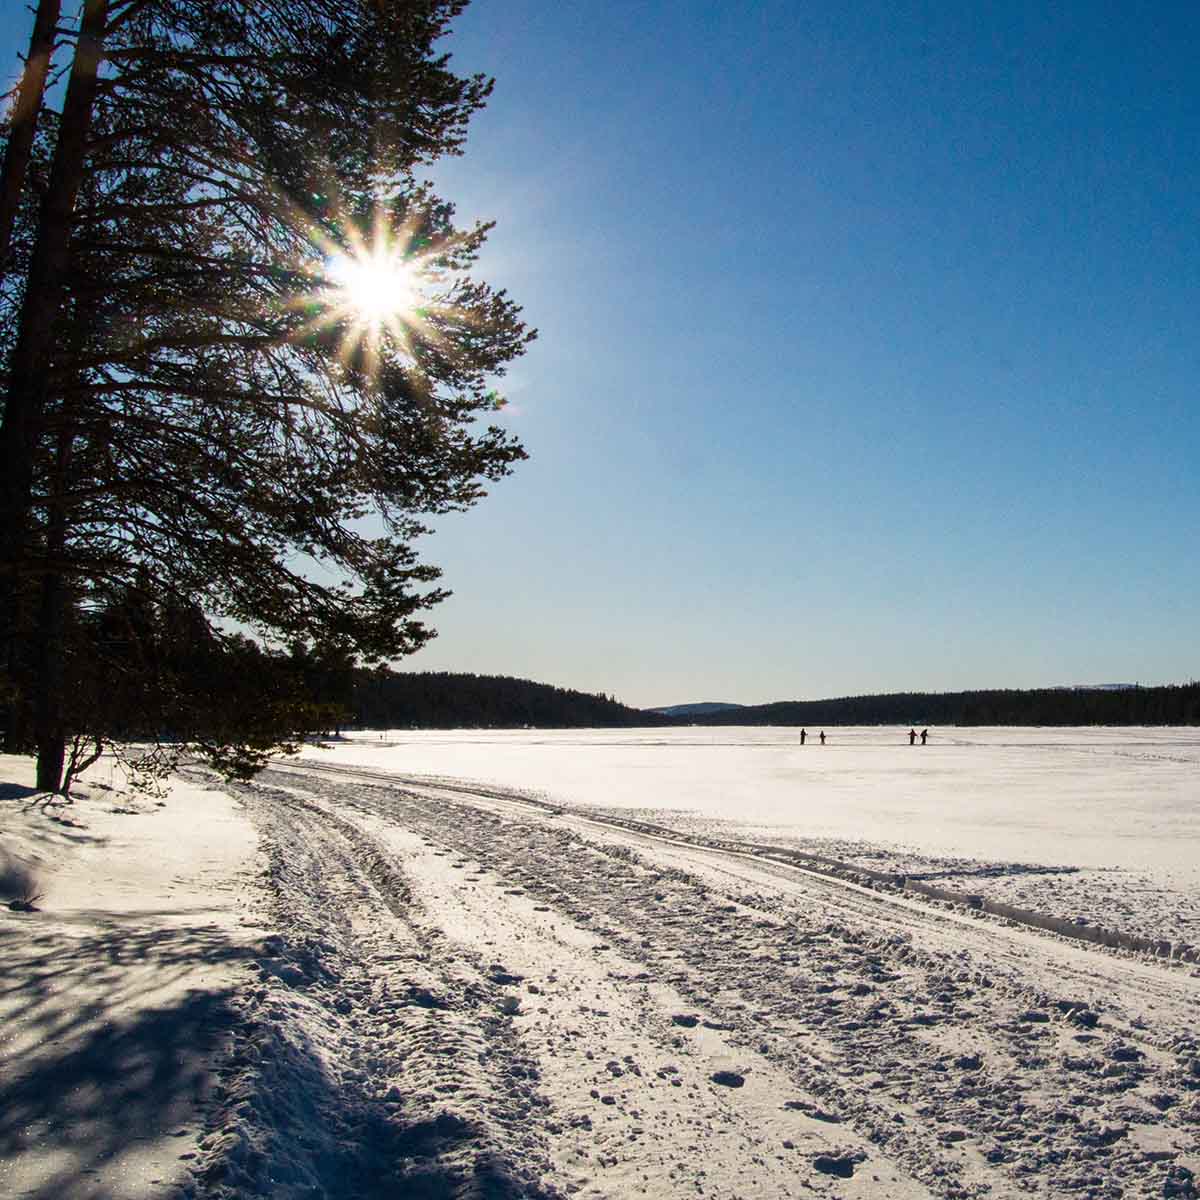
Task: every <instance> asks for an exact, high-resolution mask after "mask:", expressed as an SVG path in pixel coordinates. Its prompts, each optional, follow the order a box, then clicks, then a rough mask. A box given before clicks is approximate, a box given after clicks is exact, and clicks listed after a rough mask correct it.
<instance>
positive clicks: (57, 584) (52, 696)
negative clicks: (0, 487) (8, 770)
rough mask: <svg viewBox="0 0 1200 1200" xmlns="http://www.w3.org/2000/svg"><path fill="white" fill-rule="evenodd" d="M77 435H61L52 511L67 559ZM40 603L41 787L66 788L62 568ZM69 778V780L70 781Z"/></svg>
mask: <svg viewBox="0 0 1200 1200" xmlns="http://www.w3.org/2000/svg"><path fill="white" fill-rule="evenodd" d="M74 444H75V435H74V431H73V429H72V427H71V426H70V425H67V426H65V427H64V428H63V430H62V431H61V432H60V434H59V438H58V446H57V454H56V456H55V460H54V473H53V478H52V479H51V482H50V495H49V497H48V508H47V513H46V554H47V557H48V558H49V559H50V560H51V561H54V562H61V561H62V558H63V552H64V549H65V547H66V544H67V512H66V506H65V503H64V493H65V492H66V489H67V481H68V478H69V476H70V471H71V457H72V454H73V452H74ZM39 599H40V603H39V607H38V620H37V635H36V639H35V640H36V645H37V652H36V655H35V658H34V671H33V678H32V680H31V681H30V691H31V692H32V693H33V707H34V717H33V720H34V736H35V738H36V739H37V786H38V789H39V790H41V791H45V792H57V791H60V790H62V787H63V764H64V760H65V756H66V744H67V722H66V719H65V713H64V708H65V702H66V682H67V669H66V665H67V658H66V627H67V606H68V605H69V604H70V602H71V598H70V594H69V591H68V587H67V581H66V579H64V578H63V575H62V572H61V571H57V570H48V571H46V572H45V573H44V574H43V575H42V579H41V596H40V598H39ZM68 782H69V781H68Z"/></svg>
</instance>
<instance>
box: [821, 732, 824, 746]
mask: <svg viewBox="0 0 1200 1200" xmlns="http://www.w3.org/2000/svg"><path fill="white" fill-rule="evenodd" d="M821 745H822V746H823V745H825V730H823V729H822V730H821Z"/></svg>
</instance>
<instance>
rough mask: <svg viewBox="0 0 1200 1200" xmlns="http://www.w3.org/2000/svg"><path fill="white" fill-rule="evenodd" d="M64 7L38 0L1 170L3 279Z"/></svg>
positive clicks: (0, 259) (0, 256)
mask: <svg viewBox="0 0 1200 1200" xmlns="http://www.w3.org/2000/svg"><path fill="white" fill-rule="evenodd" d="M60 8H61V4H60V2H59V0H38V6H37V13H36V14H35V15H34V18H33V34H32V36H31V37H30V39H29V57H28V58H27V59H26V60H25V71H24V73H23V74H22V75H21V83H20V85H19V86H18V88H17V100H16V103H15V104H14V105H13V110H12V118H11V122H10V124H9V132H8V145H7V146H6V147H5V150H4V166H3V167H2V168H0V180H2V181H3V182H2V183H0V279H3V278H4V275H5V274H6V268H7V266H8V254H9V243H10V241H11V239H12V228H13V222H14V221H15V220H16V216H17V209H18V208H19V207H20V204H21V190H22V189H23V188H24V186H25V172H26V170H27V169H28V167H29V158H30V155H31V154H32V152H33V137H34V134H35V133H37V121H38V114H39V113H40V112H41V111H42V97H43V95H44V94H45V91H46V76H47V74H49V71H50V57H51V55H52V54H53V53H54V29H55V26H57V24H58V13H59V9H60Z"/></svg>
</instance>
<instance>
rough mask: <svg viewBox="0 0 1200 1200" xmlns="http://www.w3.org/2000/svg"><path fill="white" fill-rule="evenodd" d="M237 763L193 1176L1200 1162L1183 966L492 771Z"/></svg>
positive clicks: (818, 1177)
mask: <svg viewBox="0 0 1200 1200" xmlns="http://www.w3.org/2000/svg"><path fill="white" fill-rule="evenodd" d="M242 795H243V796H244V798H245V801H246V803H247V805H248V808H249V811H250V812H251V814H252V815H253V816H254V818H255V820H256V822H257V823H258V826H259V829H260V832H261V834H262V837H263V840H264V848H265V849H266V850H267V854H268V861H269V864H270V865H269V867H268V869H267V874H266V877H265V879H264V883H265V885H266V886H267V889H268V895H269V897H270V905H271V906H272V908H273V912H272V915H273V917H274V920H275V922H276V924H277V926H278V928H279V930H280V934H279V936H278V938H277V939H276V940H275V941H274V942H273V943H272V949H273V953H272V955H271V956H270V957H268V958H266V959H264V961H263V963H262V965H261V972H260V973H261V975H262V979H263V982H262V983H261V985H260V987H259V988H258V989H257V990H256V992H255V993H254V994H252V995H251V996H249V997H248V998H247V1000H246V1003H247V1005H248V1006H250V1008H252V1009H253V1010H254V1013H253V1014H248V1016H249V1015H253V1017H254V1019H253V1022H252V1024H251V1025H250V1026H249V1028H250V1030H251V1031H252V1032H251V1033H250V1034H248V1035H246V1036H245V1037H244V1038H243V1039H242V1040H243V1043H244V1044H243V1045H241V1046H240V1047H239V1051H238V1054H237V1055H236V1056H235V1058H234V1060H233V1061H232V1062H231V1063H230V1067H229V1071H230V1079H229V1083H228V1096H227V1100H226V1104H227V1107H228V1112H229V1113H239V1114H240V1116H239V1117H238V1118H237V1121H234V1120H233V1119H232V1118H231V1117H229V1118H228V1119H226V1120H225V1121H224V1122H223V1123H222V1121H217V1122H216V1124H217V1126H219V1127H221V1128H222V1129H223V1130H224V1132H223V1133H222V1134H221V1136H219V1137H216V1138H215V1139H214V1141H213V1143H212V1145H210V1146H209V1147H208V1150H207V1154H208V1156H209V1157H208V1161H207V1163H202V1164H200V1168H201V1170H200V1173H199V1178H200V1179H201V1180H202V1189H201V1190H202V1192H205V1193H210V1194H214V1195H215V1194H220V1192H221V1191H222V1190H224V1191H225V1192H226V1194H229V1195H234V1194H239V1195H249V1194H272V1195H285V1194H295V1195H301V1194H305V1189H308V1192H309V1194H311V1191H312V1189H313V1188H314V1187H320V1188H322V1189H323V1190H324V1191H325V1192H326V1194H328V1195H331V1196H347V1197H348V1196H351V1195H363V1196H366V1195H372V1194H382V1186H383V1185H384V1184H385V1183H386V1184H389V1185H392V1184H401V1183H404V1184H406V1185H407V1186H408V1187H409V1190H410V1192H411V1194H414V1195H428V1196H450V1195H459V1194H482V1195H496V1196H503V1195H513V1196H516V1195H527V1196H531V1197H533V1196H540V1195H545V1196H552V1195H557V1194H575V1195H582V1196H589V1197H603V1196H607V1197H618V1196H626V1195H637V1194H645V1195H648V1196H653V1197H660V1196H661V1197H674V1196H685V1195H686V1196H695V1195H698V1194H704V1195H709V1196H724V1197H738V1198H741V1197H784V1196H800V1195H805V1194H809V1193H813V1192H815V1193H820V1194H824V1195H830V1196H843V1197H854V1196H889V1197H901V1198H902V1197H909V1196H912V1197H916V1196H938V1197H960V1196H962V1197H965V1196H977V1195H988V1196H997V1197H999V1196H1018V1195H1029V1194H1039V1195H1045V1196H1061V1195H1078V1196H1096V1197H1108V1196H1114V1197H1115V1196H1127V1197H1131V1196H1146V1197H1150V1196H1155V1197H1158V1196H1163V1195H1177V1196H1181V1197H1186V1196H1189V1195H1193V1194H1194V1190H1193V1186H1192V1183H1191V1179H1190V1175H1189V1171H1190V1170H1195V1169H1196V1168H1197V1166H1198V1165H1200V1164H1198V1163H1197V1161H1196V1158H1195V1154H1196V1133H1197V1129H1198V1128H1200V1044H1198V1043H1197V1040H1196V1037H1195V1034H1194V1033H1193V1028H1194V1025H1195V1017H1196V1014H1197V1000H1198V997H1200V981H1198V980H1197V978H1196V977H1195V975H1194V973H1192V972H1189V971H1187V970H1184V969H1182V968H1180V967H1178V966H1175V967H1170V966H1165V965H1160V964H1156V963H1151V962H1147V961H1143V960H1138V959H1133V958H1128V957H1126V958H1122V957H1118V956H1116V955H1112V954H1108V953H1103V952H1098V951H1095V950H1090V949H1087V948H1084V947H1078V946H1074V945H1070V944H1067V943H1063V942H1060V941H1057V940H1055V939H1052V938H1048V937H1043V936H1039V935H1035V934H1031V933H1029V932H1028V931H1025V930H1019V929H1012V928H1007V927H1005V926H1003V925H1001V924H999V923H994V922H981V921H978V920H974V919H972V918H970V917H968V916H965V915H963V914H961V913H956V912H949V911H941V910H939V909H937V908H934V907H930V906H927V905H924V904H920V903H916V902H913V901H911V900H904V899H903V898H897V897H895V896H891V895H882V894H878V893H875V892H872V891H869V890H867V889H864V888H859V887H855V886H853V885H852V884H847V883H845V882H843V881H839V880H831V879H828V878H824V877H821V876H817V875H811V874H806V873H805V872H803V871H797V870H794V869H791V868H788V867H785V866H781V865H780V864H778V863H774V862H770V861H761V860H756V859H754V858H753V857H752V856H746V855H743V854H736V853H729V852H728V851H726V850H721V849H708V848H704V847H698V846H695V845H690V844H687V843H685V842H681V841H679V840H677V839H671V838H670V837H655V836H653V835H651V834H648V833H647V832H646V831H644V830H636V829H628V828H624V827H622V826H621V825H620V823H605V822H601V821H597V820H596V819H594V817H585V816H583V815H580V814H578V813H573V812H572V811H570V810H566V809H556V808H555V807H554V806H553V805H547V804H545V803H538V802H536V801H533V800H531V799H530V798H528V797H524V796H522V795H520V794H518V793H513V792H508V791H505V790H503V789H488V788H480V787H477V786H473V785H466V784H459V783H455V782H454V781H450V780H437V781H429V780H413V779H405V780H403V781H400V780H399V779H397V780H395V781H388V780H386V779H385V778H383V777H381V776H380V774H379V773H374V772H370V773H368V772H357V771H354V770H349V769H329V768H324V769H322V768H317V767H311V766H308V767H300V768H296V767H289V768H287V769H276V770H272V771H269V772H267V773H265V774H264V775H263V776H262V777H260V780H259V782H258V783H256V784H255V785H253V786H251V787H248V788H246V789H245V790H244V791H243V792H242ZM300 1071H308V1072H309V1073H310V1075H311V1076H312V1077H311V1078H308V1079H306V1080H304V1082H303V1086H302V1087H295V1086H293V1087H291V1088H290V1089H288V1088H282V1089H281V1088H280V1087H279V1086H278V1084H279V1083H286V1082H287V1081H288V1080H289V1079H291V1080H292V1082H293V1083H295V1082H297V1072H300ZM273 1072H274V1073H275V1083H274V1084H273V1083H272V1073H273ZM227 1117H228V1114H227ZM239 1122H240V1123H239ZM231 1129H234V1130H235V1131H236V1132H235V1133H230V1132H229V1131H230V1130H231ZM297 1131H299V1132H300V1133H301V1135H302V1136H301V1137H300V1138H299V1139H297V1138H296V1136H295V1134H296V1132H297ZM222 1138H223V1139H224V1141H222ZM231 1139H232V1141H233V1143H235V1144H234V1146H233V1148H232V1151H231V1145H230V1140H231ZM268 1185H269V1186H268ZM421 1188H424V1189H425V1190H424V1191H422V1190H420V1189H421ZM281 1189H282V1190H281Z"/></svg>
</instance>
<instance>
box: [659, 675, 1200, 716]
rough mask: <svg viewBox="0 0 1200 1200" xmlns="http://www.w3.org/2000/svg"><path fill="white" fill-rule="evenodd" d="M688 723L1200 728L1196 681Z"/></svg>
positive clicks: (904, 698) (891, 699) (907, 699)
mask: <svg viewBox="0 0 1200 1200" xmlns="http://www.w3.org/2000/svg"><path fill="white" fill-rule="evenodd" d="M675 723H677V724H678V723H683V724H692V725H801V726H803V725H818V726H820V725H916V726H917V727H921V726H925V725H965V726H970V725H1200V683H1195V682H1193V683H1187V684H1177V685H1170V686H1165V687H1128V688H1113V689H1108V688H1033V689H1024V690H1022V689H1012V690H1001V689H991V690H984V691H971V692H942V693H930V692H896V693H893V694H890V695H880V696H845V697H841V698H839V699H835V700H785V701H779V702H776V703H774V704H757V705H751V706H748V707H745V708H736V709H729V710H723V711H719V712H714V713H708V714H705V715H702V716H693V717H689V718H686V719H681V720H677V721H676V722H675Z"/></svg>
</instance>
